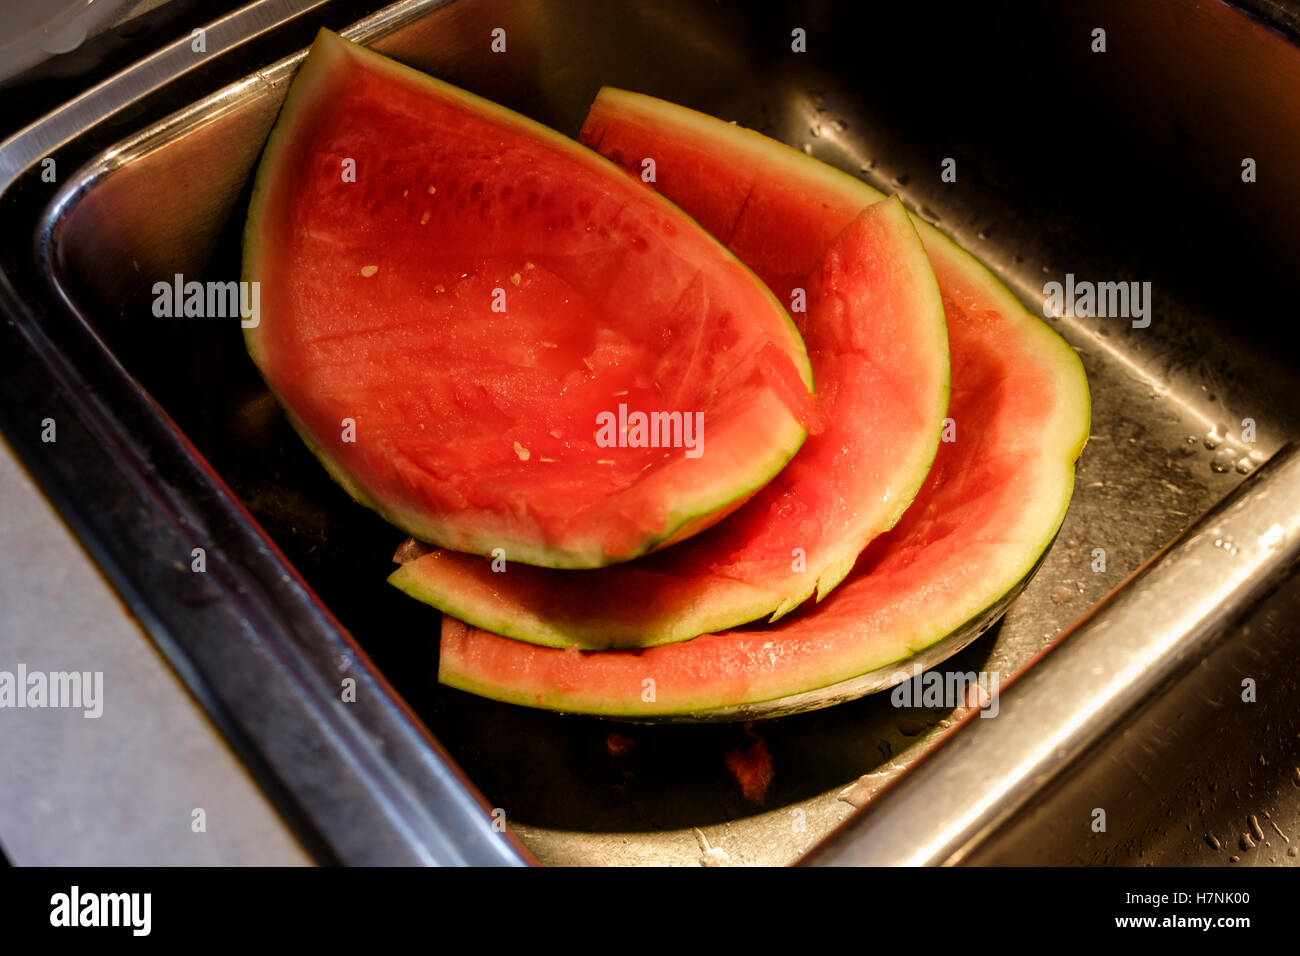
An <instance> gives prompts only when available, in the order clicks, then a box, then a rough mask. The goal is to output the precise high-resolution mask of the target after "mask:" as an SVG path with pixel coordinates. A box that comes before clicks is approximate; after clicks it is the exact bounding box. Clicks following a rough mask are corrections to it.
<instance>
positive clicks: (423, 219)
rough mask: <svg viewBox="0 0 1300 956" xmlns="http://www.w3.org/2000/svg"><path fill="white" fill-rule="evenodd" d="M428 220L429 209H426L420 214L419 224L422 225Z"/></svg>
mask: <svg viewBox="0 0 1300 956" xmlns="http://www.w3.org/2000/svg"><path fill="white" fill-rule="evenodd" d="M428 221H429V210H427V209H426V210H425V211H424V212H423V213H421V214H420V225H422V226H423V225H424V224H425V223H426V222H428Z"/></svg>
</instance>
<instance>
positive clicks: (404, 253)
mask: <svg viewBox="0 0 1300 956" xmlns="http://www.w3.org/2000/svg"><path fill="white" fill-rule="evenodd" d="M244 272H245V279H247V280H249V281H252V282H257V283H259V284H260V286H261V289H260V293H261V299H260V302H261V309H260V322H259V323H258V324H257V325H256V327H254V328H249V329H247V330H246V338H247V345H248V350H249V353H250V354H251V355H252V357H253V359H254V361H255V362H256V364H257V365H258V367H259V368H260V370H261V372H262V374H263V376H264V378H265V379H266V381H267V383H268V385H269V386H270V387H271V390H272V391H273V392H274V393H275V395H276V397H277V399H278V400H279V401H280V403H281V404H282V405H283V406H284V408H285V410H286V412H287V413H288V416H289V418H290V420H291V421H292V422H293V424H294V426H295V428H297V430H298V432H299V434H300V435H301V436H302V438H303V439H304V441H306V443H307V444H308V446H310V448H311V449H312V451H313V452H314V453H315V454H316V455H317V457H318V458H319V459H320V460H321V462H322V463H323V464H324V465H325V467H326V468H327V469H328V470H329V472H330V474H331V475H333V476H334V478H335V479H336V480H337V481H338V482H339V483H340V484H341V485H342V486H343V487H344V488H345V489H346V490H347V491H348V492H349V493H350V494H351V495H352V496H353V497H354V498H355V499H356V500H357V501H359V502H361V503H362V504H365V505H367V506H369V507H371V508H373V509H374V510H375V511H378V512H379V513H380V514H381V515H383V516H384V517H385V518H387V519H388V520H389V521H391V522H392V523H393V524H396V525H398V526H400V527H401V528H403V529H404V530H405V531H407V532H408V533H410V534H412V535H414V536H415V537H417V538H420V539H421V540H424V541H429V542H434V543H437V544H440V545H443V546H446V547H450V548H458V549H461V550H465V551H472V552H475V553H478V554H489V553H493V552H496V553H497V554H499V555H504V557H505V558H506V559H507V560H508V561H510V562H515V561H521V562H526V563H531V564H539V565H545V566H548V567H566V568H579V567H598V566H601V565H605V564H609V563H612V562H617V561H624V560H628V559H630V558H633V557H636V556H637V555H639V554H642V553H644V552H646V551H649V550H651V549H653V548H656V547H662V546H664V545H666V544H670V543H672V542H674V541H678V540H680V539H682V538H684V537H687V536H689V535H691V534H694V533H696V532H698V531H700V530H702V529H703V528H705V527H707V526H708V525H710V524H712V523H713V522H715V521H717V520H718V519H719V518H721V517H722V516H723V515H725V514H727V513H728V512H730V511H731V510H734V509H735V508H737V507H739V506H740V504H742V503H743V502H744V501H745V500H746V499H747V498H748V497H750V496H751V495H752V494H753V493H754V492H756V491H757V490H758V489H759V488H761V487H762V486H763V485H765V484H766V483H767V482H768V481H769V480H770V479H771V478H772V476H773V475H775V474H776V473H777V472H779V471H780V470H781V468H782V467H783V466H784V465H785V464H786V462H787V461H789V459H790V457H791V456H792V455H793V454H794V453H795V451H797V450H798V448H799V446H800V444H801V443H802V441H803V439H804V436H805V430H804V426H803V424H802V423H801V419H802V420H807V419H808V416H809V415H810V413H811V396H810V395H809V394H808V392H809V390H810V388H811V384H812V378H811V368H810V366H809V363H808V358H807V354H806V352H805V349H804V347H803V343H802V342H801V340H800V338H799V335H798V332H797V329H796V328H795V326H794V324H793V323H792V322H791V320H790V317H789V316H788V315H787V314H786V312H785V310H784V308H783V307H782V306H781V304H780V303H779V302H778V301H777V300H776V299H775V298H774V297H773V296H772V294H771V293H770V292H769V291H768V290H767V289H766V288H765V287H764V286H763V285H762V283H760V282H759V281H758V280H757V279H756V278H755V277H754V275H753V274H752V273H751V272H750V271H749V270H748V269H747V268H745V267H744V266H743V265H742V264H741V263H740V262H739V261H738V260H737V259H736V258H735V257H734V256H733V255H732V254H731V253H729V252H728V251H727V250H726V249H725V248H723V247H722V246H721V245H720V244H719V243H718V242H717V241H716V240H714V239H713V238H712V237H711V236H709V235H708V234H706V233H705V232H704V231H703V230H702V229H700V228H699V227H698V226H697V225H696V224H695V223H693V222H692V221H691V220H690V219H689V218H687V217H686V216H685V215H684V214H683V213H682V212H681V211H680V210H679V209H677V208H676V207H674V206H673V205H671V204H670V203H669V202H668V201H667V200H665V199H664V198H663V197H661V196H660V195H658V194H656V193H654V192H652V191H651V190H648V189H644V188H642V187H641V186H639V185H638V184H637V183H635V182H633V181H631V180H629V179H628V178H627V177H626V176H624V175H623V173H622V172H621V171H620V170H618V169H617V168H616V167H614V166H613V165H612V164H611V163H609V162H608V161H607V160H604V159H602V158H600V157H599V156H597V155H596V154H595V153H592V152H591V151H589V150H587V149H584V148H583V147H581V146H579V145H578V144H577V143H575V142H573V141H572V140H569V139H567V138H565V137H563V136H561V135H559V134H558V133H556V132H554V131H552V130H549V129H546V128H545V127H543V126H541V125H539V124H537V123H535V122H533V121H531V120H528V119H526V118H524V117H522V116H519V115H518V114H515V113H512V112H510V111H509V110H506V109H503V108H502V107H499V106H496V105H494V104H491V103H489V102H487V101H485V100H482V99H480V98H478V97H476V96H473V95H471V94H469V93H466V92H464V91H462V90H459V89H456V88H454V87H451V86H448V85H447V84H445V83H441V82H439V81H437V80H435V79H432V78H431V77H427V76H424V75H423V74H420V73H417V72H416V71H414V70H411V69H408V68H406V67H403V66H401V65H399V64H397V63H395V62H393V61H391V60H388V59H386V58H384V57H382V56H380V55H379V54H377V53H373V52H371V51H369V50H366V49H365V48H363V47H359V46H356V45H354V44H352V43H349V42H347V41H345V40H343V39H342V38H340V37H338V36H336V35H334V34H332V33H329V32H328V31H322V32H321V34H320V35H319V37H318V38H317V40H316V43H315V44H314V45H313V46H312V49H311V51H310V53H309V55H308V57H307V59H306V61H305V62H304V63H303V65H302V67H301V68H300V70H299V72H298V75H297V77H296V78H295V80H294V83H293V86H292V88H291V89H290V91H289V94H288V97H287V99H286V101H285V104H284V107H283V109H282V111H281V114H280V117H279V119H278V121H277V123H276V126H275V129H274V131H273V132H272V134H271V138H270V140H269V142H268V144H267V147H266V151H265V153H264V155H263V158H262V162H261V166H260V168H259V171H258V175H257V182H256V188H255V190H254V194H253V198H252V202H251V205H250V208H249V215H248V225H247V230H246V234H245V248H244ZM639 416H641V417H639ZM625 421H630V422H632V428H633V430H632V432H631V433H630V434H625V433H622V432H620V431H619V429H618V428H617V427H615V423H619V424H621V423H623V422H625ZM498 549H499V550H498Z"/></svg>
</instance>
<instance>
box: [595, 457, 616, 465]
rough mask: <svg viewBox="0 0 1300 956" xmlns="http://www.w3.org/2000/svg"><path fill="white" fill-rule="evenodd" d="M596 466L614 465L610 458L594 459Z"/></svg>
mask: <svg viewBox="0 0 1300 956" xmlns="http://www.w3.org/2000/svg"><path fill="white" fill-rule="evenodd" d="M596 464H598V465H612V464H614V459H612V458H597V459H596Z"/></svg>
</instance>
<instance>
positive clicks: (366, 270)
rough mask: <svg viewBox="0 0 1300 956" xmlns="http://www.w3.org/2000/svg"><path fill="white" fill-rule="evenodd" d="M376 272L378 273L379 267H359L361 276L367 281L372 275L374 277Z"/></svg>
mask: <svg viewBox="0 0 1300 956" xmlns="http://www.w3.org/2000/svg"><path fill="white" fill-rule="evenodd" d="M378 271H379V266H362V267H361V274H362V275H363V276H365V277H366V278H367V279H369V278H370V277H371V276H372V275H374V274H375V273H376V272H378Z"/></svg>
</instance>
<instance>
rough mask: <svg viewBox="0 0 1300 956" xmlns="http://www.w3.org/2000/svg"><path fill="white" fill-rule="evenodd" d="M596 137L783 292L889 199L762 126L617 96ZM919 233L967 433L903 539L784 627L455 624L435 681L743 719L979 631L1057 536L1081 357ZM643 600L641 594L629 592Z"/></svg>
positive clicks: (592, 705)
mask: <svg viewBox="0 0 1300 956" xmlns="http://www.w3.org/2000/svg"><path fill="white" fill-rule="evenodd" d="M583 138H584V139H585V140H587V141H588V142H590V143H592V144H593V145H595V146H597V147H598V148H599V149H600V150H601V151H602V152H605V153H606V154H607V155H610V156H612V157H614V158H615V159H616V160H618V161H620V162H621V163H623V164H624V165H626V166H629V167H631V166H633V164H635V165H636V166H639V164H640V160H641V158H642V157H654V158H655V160H656V165H657V169H658V176H659V182H658V186H659V188H661V189H663V190H664V191H665V192H666V194H667V195H668V196H669V197H670V198H672V199H674V200H675V201H676V202H678V203H679V204H681V205H682V207H683V208H684V209H686V210H688V211H690V212H692V213H693V214H694V215H695V216H696V217H697V219H698V220H699V221H701V222H703V223H705V224H706V225H707V226H708V228H710V229H711V230H713V231H714V233H715V234H716V235H718V236H722V237H725V238H726V240H727V241H728V243H729V244H731V245H732V248H733V249H736V250H739V251H740V252H741V254H742V256H746V257H748V259H749V261H750V263H751V265H753V266H754V267H755V268H757V269H758V270H760V274H766V275H767V276H768V281H770V282H773V283H774V284H775V285H776V288H777V289H778V290H780V289H781V284H780V283H781V281H782V279H781V276H782V275H784V276H786V277H787V280H788V278H789V277H791V276H795V275H798V274H799V270H800V268H802V267H803V266H804V265H806V258H805V259H804V260H803V261H801V257H802V256H804V253H803V251H802V250H804V249H806V248H808V247H809V245H810V244H811V245H813V246H815V244H816V241H817V240H818V238H819V237H822V238H823V239H824V240H825V241H827V242H828V241H830V240H829V237H833V236H835V235H836V234H837V233H838V232H839V231H840V230H841V229H843V228H844V225H845V224H846V223H848V222H850V221H851V220H852V219H853V218H854V217H855V216H856V215H857V214H858V212H859V210H861V209H862V208H863V207H866V206H870V205H871V204H873V203H875V202H877V201H879V200H880V199H881V198H882V197H881V195H880V194H879V193H878V192H876V191H875V190H873V189H871V188H870V187H868V186H867V185H865V184H864V183H862V182H860V181H858V180H856V179H854V178H853V177H851V176H848V175H847V174H844V173H841V172H839V171H838V170H835V169H833V168H831V167H829V166H826V165H824V164H822V163H819V162H817V161H816V160H814V159H812V158H811V157H808V156H806V155H804V154H803V153H800V152H798V151H796V150H793V149H790V148H788V147H786V146H783V145H781V144H780V143H777V142H775V141H773V140H770V139H768V138H766V137H763V136H761V135H759V134H758V133H755V132H752V131H749V130H745V129H743V128H740V127H736V126H732V125H729V124H726V123H723V122H721V121H719V120H715V119H712V118H710V117H707V116H704V115H702V114H699V113H695V112H693V111H690V110H687V109H684V108H682V107H678V106H673V105H671V104H668V103H664V102H662V101H660V100H656V99H652V98H650V97H646V96H641V95H638V94H633V93H625V92H620V91H616V90H604V91H602V92H601V94H600V97H599V98H598V99H597V101H596V104H595V106H594V107H593V109H592V112H591V115H590V116H589V117H588V121H587V124H586V126H585V127H584V132H583ZM917 229H918V231H919V232H920V234H921V237H922V239H923V240H924V242H925V247H926V250H927V252H928V253H929V256H930V263H931V265H932V266H933V268H934V271H935V275H936V276H937V278H938V280H939V286H940V288H941V289H942V291H943V295H944V306H945V312H946V316H947V320H948V339H949V348H950V352H951V357H952V393H951V401H950V404H949V411H948V414H949V417H950V418H951V419H952V420H953V425H954V426H955V427H954V432H955V434H953V435H952V437H953V438H954V439H955V440H953V441H947V440H945V441H944V442H943V443H941V445H940V447H939V453H938V455H937V457H936V459H935V462H934V465H933V467H932V468H931V470H930V474H929V476H928V477H927V478H926V481H925V485H924V486H923V488H922V489H921V492H920V494H918V495H917V498H916V500H915V501H914V502H913V504H912V506H911V508H909V509H908V511H907V512H906V513H905V514H904V515H903V518H902V520H901V521H900V522H899V523H898V525H897V526H896V527H895V528H894V529H893V530H891V531H890V532H889V533H888V534H885V535H882V536H880V537H879V538H877V539H876V540H875V541H874V542H873V543H872V544H871V545H870V546H869V547H868V548H867V549H866V551H865V552H864V553H863V554H862V556H861V557H860V558H859V559H858V562H857V564H856V566H855V567H854V569H853V571H852V572H851V573H850V575H849V576H848V578H846V579H845V581H844V583H843V584H841V585H840V586H839V588H837V589H836V590H835V592H834V593H833V594H831V595H830V596H829V597H828V598H827V599H826V600H825V601H823V602H821V603H820V604H818V605H816V606H815V607H813V608H808V607H805V608H802V609H800V610H799V611H798V612H796V613H795V614H792V615H790V616H789V617H787V618H786V619H785V620H783V621H782V622H781V623H780V624H778V625H775V626H772V627H767V628H755V629H743V630H733V631H727V632H722V633H715V634H708V635H704V636H701V637H697V638H695V639H694V640H691V641H686V642H683V643H680V644H672V645H668V646H663V647H652V648H649V649H646V650H643V651H639V652H629V651H594V652H580V651H577V650H556V649H553V648H544V647H536V646H532V645H529V644H525V643H522V642H520V641H516V640H511V639H509V638H506V637H501V636H499V635H496V634H493V633H490V632H487V631H483V630H478V629H475V628H472V627H468V626H467V625H465V624H464V623H462V622H460V621H457V620H455V619H453V618H451V617H449V616H444V618H443V631H442V648H441V658H440V666H439V679H440V680H441V681H443V682H444V683H446V684H449V685H451V686H453V687H459V688H461V689H464V690H468V691H472V692H474V693H477V694H481V695H483V696H486V697H491V698H494V699H497V700H502V701H510V702H513V703H518V704H524V705H528V706H532V707H542V708H549V709H553V710H561V711H568V712H584V713H594V714H605V715H610V716H619V717H627V718H632V719H657V718H677V719H710V718H718V719H735V718H747V717H754V716H773V715H776V714H781V713H787V712H793V711H798V710H806V709H811V708H814V707H818V706H826V705H828V704H832V703H836V702H839V701H841V700H846V699H850V698H852V697H855V696H860V695H861V694H863V693H868V692H871V691H873V690H879V689H881V688H882V687H886V686H889V685H890V684H892V683H896V682H897V681H898V680H901V679H903V678H905V677H910V676H912V675H911V674H910V673H906V672H904V671H903V669H902V667H901V662H903V661H905V660H909V659H913V658H915V661H916V662H917V663H919V664H922V665H929V664H933V663H936V662H937V661H938V660H941V659H942V658H943V657H944V656H946V655H947V654H949V653H952V652H955V651H956V650H957V649H959V648H960V647H961V646H963V645H964V644H965V643H968V642H969V641H970V640H973V639H974V637H975V636H977V635H978V634H979V633H981V632H982V630H983V629H984V628H985V627H987V626H988V625H989V624H990V623H991V622H992V621H993V620H995V619H996V617H997V616H998V614H999V613H1000V612H1001V611H1002V610H1003V608H1004V607H1005V605H1006V604H1007V602H1008V601H1009V600H1010V599H1011V598H1012V597H1013V596H1014V595H1015V594H1016V593H1017V592H1018V590H1019V588H1020V587H1022V586H1023V584H1024V583H1025V581H1026V580H1027V579H1028V577H1029V576H1030V575H1031V574H1032V573H1033V571H1034V570H1035V569H1036V567H1037V565H1038V563H1039V561H1040V560H1041V557H1042V555H1043V554H1044V553H1045V552H1046V550H1047V548H1048V547H1049V546H1050V544H1051V542H1052V540H1053V539H1054V537H1055V535H1056V532H1057V530H1058V528H1059V527H1060V524H1061V522H1062V520H1063V519H1064V517H1065V512H1066V508H1067V507H1068V505H1069V500H1070V495H1071V491H1072V489H1073V485H1074V462H1075V460H1076V459H1077V458H1078V456H1079V454H1080V453H1081V452H1082V450H1083V445H1084V443H1085V441H1086V440H1087V436H1088V425H1089V396H1088V386H1087V380H1086V378H1085V376H1084V373H1083V367H1082V364H1081V363H1080V361H1079V359H1078V356H1077V355H1076V354H1075V353H1074V351H1073V350H1072V349H1071V348H1070V347H1069V346H1068V345H1066V343H1065V342H1064V341H1063V340H1062V339H1061V338H1060V337H1059V336H1057V335H1056V333H1055V332H1053V331H1052V330H1051V329H1050V328H1048V327H1047V326H1046V325H1045V324H1044V323H1043V322H1041V321H1040V320H1038V319H1037V318H1035V317H1034V316H1033V315H1031V314H1030V313H1029V312H1027V311H1026V310H1025V309H1024V307H1023V306H1022V305H1021V304H1020V302H1019V301H1017V300H1016V298H1015V297H1014V296H1013V295H1012V294H1011V293H1010V292H1009V291H1007V289H1006V288H1005V287H1004V286H1003V285H1001V284H1000V283H999V282H998V281H997V280H996V279H995V278H994V277H993V276H992V275H991V274H990V273H989V272H988V271H987V270H986V269H984V268H983V266H981V265H980V264H979V263H978V262H976V261H975V259H974V258H972V257H971V256H970V255H969V254H968V253H966V252H964V251H963V250H961V249H960V248H958V247H957V246H956V245H955V244H954V243H952V242H951V241H950V240H949V239H947V238H946V237H945V236H944V235H943V234H942V233H940V232H939V231H938V230H936V229H934V228H932V227H930V226H929V225H927V224H925V223H923V222H917ZM627 600H628V602H629V603H635V602H636V601H637V596H636V594H634V593H633V594H629V595H627Z"/></svg>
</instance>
